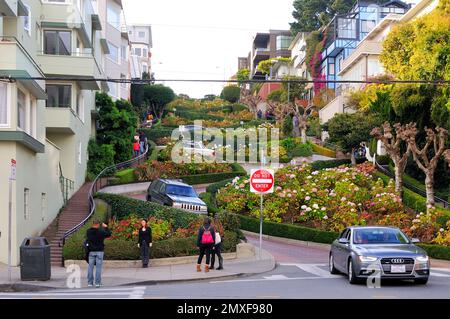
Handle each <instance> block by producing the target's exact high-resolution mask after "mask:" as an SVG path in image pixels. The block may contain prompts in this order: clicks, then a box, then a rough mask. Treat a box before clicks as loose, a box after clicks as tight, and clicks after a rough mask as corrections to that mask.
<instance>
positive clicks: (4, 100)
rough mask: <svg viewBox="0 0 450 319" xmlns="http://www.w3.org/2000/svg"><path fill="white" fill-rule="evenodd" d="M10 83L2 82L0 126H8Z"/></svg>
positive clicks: (0, 89)
mask: <svg viewBox="0 0 450 319" xmlns="http://www.w3.org/2000/svg"><path fill="white" fill-rule="evenodd" d="M7 93H8V85H7V84H6V83H0V126H8V124H9V114H8V113H9V112H8V96H7Z"/></svg>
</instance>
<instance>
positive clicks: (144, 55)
mask: <svg viewBox="0 0 450 319" xmlns="http://www.w3.org/2000/svg"><path fill="white" fill-rule="evenodd" d="M142 56H143V57H144V58H148V50H147V49H143V51H142Z"/></svg>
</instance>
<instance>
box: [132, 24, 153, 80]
mask: <svg viewBox="0 0 450 319" xmlns="http://www.w3.org/2000/svg"><path fill="white" fill-rule="evenodd" d="M127 29H128V36H129V37H130V45H131V59H130V64H131V66H130V68H131V77H132V78H133V79H141V78H142V76H143V75H144V73H145V74H147V75H148V76H150V77H152V76H153V75H152V64H151V57H152V53H151V49H152V27H151V26H150V25H148V24H135V25H130V26H128V27H127Z"/></svg>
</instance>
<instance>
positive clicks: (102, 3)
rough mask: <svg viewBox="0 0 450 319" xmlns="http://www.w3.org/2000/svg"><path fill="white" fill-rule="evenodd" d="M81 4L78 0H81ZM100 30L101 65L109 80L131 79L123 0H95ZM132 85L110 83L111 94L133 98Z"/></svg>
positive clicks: (114, 96)
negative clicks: (131, 95) (131, 93)
mask: <svg viewBox="0 0 450 319" xmlns="http://www.w3.org/2000/svg"><path fill="white" fill-rule="evenodd" d="M77 1H78V0H77ZM93 4H94V8H95V11H96V13H97V15H98V20H99V22H100V24H101V25H102V26H103V28H102V30H100V32H99V33H100V44H101V47H102V52H103V57H102V59H101V65H102V68H103V70H104V72H105V75H106V78H108V79H122V80H127V79H128V80H129V79H130V78H131V70H130V54H131V53H130V40H129V37H128V32H127V29H126V22H125V15H124V11H123V5H122V0H93ZM130 86H131V85H130V84H129V83H118V82H116V83H114V82H108V90H109V92H108V94H109V95H110V96H111V97H112V98H113V99H114V100H118V99H125V100H129V99H130Z"/></svg>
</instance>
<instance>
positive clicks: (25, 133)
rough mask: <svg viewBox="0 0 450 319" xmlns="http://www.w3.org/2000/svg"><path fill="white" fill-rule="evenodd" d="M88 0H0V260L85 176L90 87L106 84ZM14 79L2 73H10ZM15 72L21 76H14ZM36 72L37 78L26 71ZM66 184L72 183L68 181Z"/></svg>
mask: <svg viewBox="0 0 450 319" xmlns="http://www.w3.org/2000/svg"><path fill="white" fill-rule="evenodd" d="M97 5H98V4H97V3H96V1H93V0H73V1H72V0H65V1H64V0H41V1H36V0H16V1H12V0H0V12H1V15H0V77H1V79H2V80H1V81H0V188H1V189H0V212H1V213H0V262H2V263H6V262H7V259H8V249H7V247H8V246H7V244H8V235H9V233H8V231H9V229H8V220H9V218H8V214H7V212H8V201H9V190H8V180H9V178H10V171H11V169H10V166H11V160H15V161H16V163H17V173H16V179H15V180H14V181H12V194H11V198H12V229H11V237H12V248H13V250H12V261H13V265H17V264H18V262H19V246H20V244H21V242H22V241H23V239H24V238H25V237H28V236H38V235H40V234H42V232H43V231H44V230H45V229H46V228H47V227H48V226H49V225H50V224H51V222H52V221H53V220H54V219H55V218H56V217H57V215H58V213H59V211H60V209H61V208H62V207H63V205H64V203H65V201H66V200H67V199H68V198H70V197H71V196H72V195H73V193H74V192H76V191H77V190H78V189H79V188H80V187H81V186H82V185H83V184H84V182H85V176H86V170H87V161H88V153H87V146H88V142H89V139H90V138H91V137H92V136H93V135H94V134H95V125H93V123H94V120H93V119H92V116H93V114H94V112H93V111H94V110H95V93H96V91H100V90H107V86H106V85H105V84H106V83H100V82H99V81H96V79H99V78H104V77H105V76H106V75H105V68H104V64H103V63H104V62H105V53H104V45H102V42H104V41H102V40H103V39H104V35H105V34H104V33H103V32H104V31H105V28H107V25H106V24H104V23H102V21H101V19H100V16H99V14H98V13H99V10H98V7H97ZM9 77H10V78H11V80H10V81H9V80H7V79H8V78H9ZM15 78H18V79H17V80H15ZM31 78H36V79H34V80H33V79H31ZM67 186H69V187H67Z"/></svg>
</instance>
